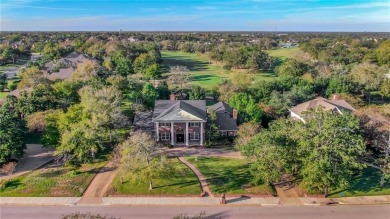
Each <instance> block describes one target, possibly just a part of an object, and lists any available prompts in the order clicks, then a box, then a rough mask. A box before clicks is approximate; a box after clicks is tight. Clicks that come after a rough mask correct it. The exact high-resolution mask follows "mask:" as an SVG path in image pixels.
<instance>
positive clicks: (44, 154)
mask: <svg viewBox="0 0 390 219" xmlns="http://www.w3.org/2000/svg"><path fill="white" fill-rule="evenodd" d="M26 146H27V148H26V150H25V151H24V153H25V154H24V155H23V157H22V158H21V159H20V160H19V161H18V163H17V165H16V168H15V170H14V172H13V173H12V174H11V175H8V176H1V177H0V179H3V180H9V179H12V178H14V177H18V176H21V175H24V174H26V173H29V172H31V171H33V170H35V169H37V168H39V167H41V166H43V165H45V164H47V163H48V162H50V161H52V160H53V159H54V157H53V152H54V148H52V147H43V145H41V144H27V145H26Z"/></svg>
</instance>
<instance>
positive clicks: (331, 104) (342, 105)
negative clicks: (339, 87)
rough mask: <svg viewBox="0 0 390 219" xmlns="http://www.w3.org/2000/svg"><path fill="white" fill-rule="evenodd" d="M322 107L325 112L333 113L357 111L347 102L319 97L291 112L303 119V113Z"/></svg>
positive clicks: (294, 108) (296, 107)
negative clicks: (337, 111) (336, 111)
mask: <svg viewBox="0 0 390 219" xmlns="http://www.w3.org/2000/svg"><path fill="white" fill-rule="evenodd" d="M318 106H322V107H324V110H326V111H331V110H335V109H337V110H345V111H349V112H351V111H354V110H355V109H354V108H353V107H352V106H351V105H350V104H349V103H347V102H346V101H345V100H328V99H325V98H323V97H318V98H316V99H314V100H310V101H307V102H304V103H301V104H299V105H297V106H295V107H293V108H291V109H290V111H291V112H293V113H295V114H297V115H299V116H301V117H302V113H303V112H305V111H307V110H310V109H313V108H315V107H318Z"/></svg>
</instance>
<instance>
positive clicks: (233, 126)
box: [215, 113, 237, 130]
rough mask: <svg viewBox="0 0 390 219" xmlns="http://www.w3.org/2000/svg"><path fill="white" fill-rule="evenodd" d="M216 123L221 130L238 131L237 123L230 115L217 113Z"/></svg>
mask: <svg viewBox="0 0 390 219" xmlns="http://www.w3.org/2000/svg"><path fill="white" fill-rule="evenodd" d="M215 122H216V123H217V125H218V126H219V130H237V122H236V121H235V120H234V119H233V118H232V117H231V114H229V113H217V120H216V121H215Z"/></svg>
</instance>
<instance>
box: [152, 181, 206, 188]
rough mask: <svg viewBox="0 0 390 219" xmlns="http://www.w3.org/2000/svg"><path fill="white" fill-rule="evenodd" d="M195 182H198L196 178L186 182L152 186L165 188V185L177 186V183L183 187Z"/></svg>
mask: <svg viewBox="0 0 390 219" xmlns="http://www.w3.org/2000/svg"><path fill="white" fill-rule="evenodd" d="M195 184H200V183H199V181H198V180H192V181H186V182H178V183H172V184H168V185H161V186H154V187H153V188H155V189H159V188H167V187H171V186H179V185H180V187H185V186H191V185H195ZM199 186H200V185H199Z"/></svg>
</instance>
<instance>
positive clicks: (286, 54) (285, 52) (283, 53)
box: [267, 47, 300, 60]
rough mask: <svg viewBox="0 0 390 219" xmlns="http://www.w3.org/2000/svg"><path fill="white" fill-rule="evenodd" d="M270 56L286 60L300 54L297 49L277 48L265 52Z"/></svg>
mask: <svg viewBox="0 0 390 219" xmlns="http://www.w3.org/2000/svg"><path fill="white" fill-rule="evenodd" d="M267 52H268V54H269V55H270V56H273V57H276V58H280V59H282V60H283V59H286V58H294V57H296V56H297V55H298V54H299V53H300V49H299V48H298V47H291V48H279V49H273V50H268V51H267Z"/></svg>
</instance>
